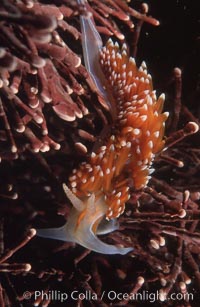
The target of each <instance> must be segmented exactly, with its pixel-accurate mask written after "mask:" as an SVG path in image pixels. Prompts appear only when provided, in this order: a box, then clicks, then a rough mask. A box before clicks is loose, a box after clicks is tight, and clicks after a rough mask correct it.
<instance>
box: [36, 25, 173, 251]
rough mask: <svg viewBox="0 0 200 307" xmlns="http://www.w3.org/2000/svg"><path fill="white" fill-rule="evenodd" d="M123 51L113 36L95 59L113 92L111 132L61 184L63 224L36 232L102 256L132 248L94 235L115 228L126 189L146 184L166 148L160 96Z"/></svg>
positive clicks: (142, 68) (126, 197) (106, 87)
mask: <svg viewBox="0 0 200 307" xmlns="http://www.w3.org/2000/svg"><path fill="white" fill-rule="evenodd" d="M90 30H91V29H90ZM90 52H91V51H90ZM127 53H128V52H127V46H126V45H125V44H123V46H122V48H121V49H120V48H119V45H118V43H115V44H114V43H113V42H112V40H111V39H109V40H108V42H107V44H106V46H104V47H103V48H100V51H99V63H100V67H101V69H102V72H103V74H104V76H105V79H106V80H107V84H106V85H105V84H104V85H103V86H102V88H103V90H104V91H106V90H108V91H109V92H110V93H112V96H113V97H112V99H113V101H114V102H115V107H116V116H115V122H114V124H113V129H112V130H113V133H112V134H111V135H110V136H109V137H108V138H107V139H106V140H105V144H104V145H103V146H101V147H100V148H99V149H97V150H96V151H95V152H92V153H91V154H90V156H89V158H88V160H87V161H86V162H82V163H81V164H80V165H79V167H78V169H74V170H73V172H72V175H71V176H70V177H69V183H68V186H66V185H64V190H65V193H66V195H67V197H68V198H69V200H70V201H71V203H72V204H73V208H72V209H71V212H70V215H69V217H68V222H67V223H66V225H64V226H63V227H61V228H60V229H57V230H55V229H46V230H45V229H44V230H39V231H38V233H39V235H40V236H43V237H53V238H57V239H60V240H64V241H71V242H76V243H78V244H80V245H82V246H84V247H86V248H88V249H91V250H93V251H96V252H99V253H104V254H126V253H128V252H129V251H131V250H132V249H133V248H132V247H127V248H125V247H121V246H120V247H119V246H114V245H109V244H106V243H104V242H102V241H101V240H100V239H99V238H98V237H97V235H99V234H103V233H108V232H111V231H113V230H115V229H117V228H118V224H117V221H116V218H118V217H119V216H120V215H121V214H123V212H124V209H125V204H126V202H127V201H128V200H129V198H130V193H131V191H130V188H131V189H134V190H136V191H138V190H141V189H144V188H145V187H146V185H147V184H148V181H149V179H150V178H151V173H152V172H153V171H154V169H153V168H152V163H153V160H154V157H155V155H156V153H158V152H160V151H161V150H162V149H163V148H164V140H163V136H164V127H165V121H166V119H167V117H168V114H167V112H165V113H162V109H163V103H164V94H162V95H161V96H160V97H159V98H158V99H157V97H156V93H155V91H154V90H153V85H152V78H151V75H150V74H148V72H147V67H146V64H145V62H142V64H141V66H140V67H139V68H137V66H136V63H135V60H134V58H132V57H129V56H128V54H127ZM93 64H94V63H93ZM93 78H95V73H93ZM102 88H101V92H102Z"/></svg>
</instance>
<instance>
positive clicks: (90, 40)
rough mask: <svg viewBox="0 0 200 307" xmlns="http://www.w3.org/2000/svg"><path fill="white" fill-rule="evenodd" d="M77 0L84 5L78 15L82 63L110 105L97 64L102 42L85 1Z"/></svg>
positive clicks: (103, 79) (101, 73)
mask: <svg viewBox="0 0 200 307" xmlns="http://www.w3.org/2000/svg"><path fill="white" fill-rule="evenodd" d="M77 2H78V3H79V4H81V5H83V6H85V14H83V15H81V16H80V23H81V33H82V48H83V56H84V64H85V67H86V68H87V70H88V72H89V73H90V76H91V77H92V79H93V82H94V83H95V85H96V87H97V89H98V92H99V94H100V95H101V96H102V97H103V98H104V100H105V101H106V103H107V106H108V107H110V100H109V95H108V92H107V91H106V90H105V84H106V79H105V76H104V74H103V72H102V70H101V67H100V64H99V52H100V50H101V49H102V47H103V42H102V39H101V37H100V35H99V33H98V31H97V29H96V27H95V25H94V21H93V17H92V13H90V12H88V11H87V1H86V0H77Z"/></svg>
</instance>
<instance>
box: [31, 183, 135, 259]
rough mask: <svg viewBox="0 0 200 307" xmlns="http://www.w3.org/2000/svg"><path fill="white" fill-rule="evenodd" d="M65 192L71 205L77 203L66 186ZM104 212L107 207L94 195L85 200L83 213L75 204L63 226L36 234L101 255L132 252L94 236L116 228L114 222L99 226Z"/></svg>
mask: <svg viewBox="0 0 200 307" xmlns="http://www.w3.org/2000/svg"><path fill="white" fill-rule="evenodd" d="M65 192H66V195H67V197H69V198H70V200H71V201H72V204H74V203H73V200H75V202H77V197H76V196H75V197H74V198H73V197H72V192H71V191H70V190H69V189H68V188H67V186H65ZM80 202H81V200H80ZM79 208H80V207H79ZM106 210H107V205H106V204H105V203H104V201H103V199H102V197H100V198H98V199H96V197H95V195H94V194H92V195H91V196H90V197H89V198H87V199H86V200H85V202H84V210H83V212H80V210H77V203H76V204H75V206H74V207H73V208H72V209H71V212H70V214H69V217H68V221H67V223H66V224H65V225H64V226H62V227H60V228H57V229H56V228H49V229H38V230H37V234H38V236H40V237H46V238H52V239H58V240H62V241H67V242H74V243H78V244H80V245H82V246H84V247H85V248H87V249H90V250H92V251H95V252H98V253H102V254H121V255H124V254H127V253H128V252H130V251H132V250H133V248H132V247H127V248H126V247H117V246H114V245H109V244H106V243H104V242H102V241H101V240H99V239H98V237H97V236H96V234H105V233H108V232H111V231H113V230H116V229H117V228H118V225H117V223H116V221H115V220H114V221H113V220H112V221H109V222H108V221H106V222H104V223H101V224H100V222H101V220H102V218H103V217H105V213H106Z"/></svg>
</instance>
